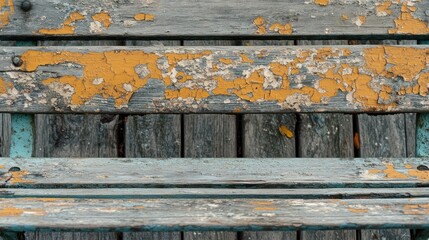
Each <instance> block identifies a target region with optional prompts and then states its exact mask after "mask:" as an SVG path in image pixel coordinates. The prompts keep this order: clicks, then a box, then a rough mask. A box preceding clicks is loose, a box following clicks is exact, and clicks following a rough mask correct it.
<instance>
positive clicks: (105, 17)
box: [92, 12, 112, 29]
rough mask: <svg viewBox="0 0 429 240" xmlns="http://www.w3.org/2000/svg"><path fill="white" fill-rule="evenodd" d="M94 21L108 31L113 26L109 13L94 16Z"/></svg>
mask: <svg viewBox="0 0 429 240" xmlns="http://www.w3.org/2000/svg"><path fill="white" fill-rule="evenodd" d="M92 20H94V21H97V22H100V23H101V24H102V25H103V27H104V28H106V29H108V28H109V27H110V25H112V18H111V17H110V14H109V13H108V12H101V13H97V14H94V15H92Z"/></svg>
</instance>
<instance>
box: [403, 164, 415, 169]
mask: <svg viewBox="0 0 429 240" xmlns="http://www.w3.org/2000/svg"><path fill="white" fill-rule="evenodd" d="M405 168H406V169H412V168H414V167H413V165H411V164H405Z"/></svg>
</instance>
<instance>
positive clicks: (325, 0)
mask: <svg viewBox="0 0 429 240" xmlns="http://www.w3.org/2000/svg"><path fill="white" fill-rule="evenodd" d="M314 3H315V4H317V5H320V6H328V5H329V0H314Z"/></svg>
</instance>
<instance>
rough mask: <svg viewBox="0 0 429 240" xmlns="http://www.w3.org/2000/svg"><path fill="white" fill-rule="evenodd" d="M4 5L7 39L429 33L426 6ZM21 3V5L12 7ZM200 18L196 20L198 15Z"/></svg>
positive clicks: (213, 1) (290, 1) (382, 0)
mask: <svg viewBox="0 0 429 240" xmlns="http://www.w3.org/2000/svg"><path fill="white" fill-rule="evenodd" d="M32 3H33V8H32V9H31V10H30V11H28V12H24V11H23V10H22V9H21V8H20V7H19V6H20V4H21V1H18V0H10V1H3V2H2V4H1V5H0V7H2V21H1V22H0V27H1V28H2V31H1V32H0V33H1V36H34V35H37V36H76V35H79V36H82V35H91V36H115V37H124V36H126V37H128V38H129V37H132V36H140V37H162V38H165V37H170V36H186V37H198V36H227V37H228V36H229V37H232V36H233V37H239V36H241V37H246V36H278V37H288V36H289V37H290V36H318V37H319V38H320V37H323V36H338V35H340V36H342V35H351V36H355V37H359V38H362V37H364V36H369V35H376V36H379V35H391V37H394V36H395V35H407V36H408V35H416V36H425V35H427V33H428V32H429V30H428V27H427V22H428V18H427V14H426V12H425V10H426V9H428V7H429V3H427V2H426V1H413V0H405V1H390V0H389V1H386V0H368V1H359V0H350V1H326V0H310V1H307V2H305V4H303V2H302V1H296V0H287V1H275V0H268V1H264V2H260V1H258V0H246V1H244V0H239V1H225V0H210V1H209V0H201V1H198V3H197V4H196V3H195V1H192V0H185V1H170V0H160V1H148V0H147V1H146V0H145V1H115V2H111V1H97V0H89V1H84V2H79V1H78V2H76V1H72V0H67V1H56V0H43V1H32ZM12 4H14V6H13V5H12ZM191 16H192V17H191Z"/></svg>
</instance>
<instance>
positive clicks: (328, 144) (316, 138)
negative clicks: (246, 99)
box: [297, 40, 356, 240]
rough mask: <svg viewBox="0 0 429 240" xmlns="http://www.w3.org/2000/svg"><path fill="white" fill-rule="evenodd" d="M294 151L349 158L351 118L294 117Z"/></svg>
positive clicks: (316, 236)
mask: <svg viewBox="0 0 429 240" xmlns="http://www.w3.org/2000/svg"><path fill="white" fill-rule="evenodd" d="M297 43H298V45H345V44H347V41H344V40H330V41H320V40H319V41H306V40H299V41H298V42H297ZM298 122H299V126H298V127H297V128H298V131H297V132H298V135H299V136H297V140H298V142H299V143H298V149H297V153H298V156H300V157H353V143H352V139H353V121H352V116H351V115H343V114H311V115H303V114H300V115H298ZM300 237H301V239H302V240H335V239H337V240H354V239H355V238H356V233H355V231H352V230H348V231H303V232H301V236H300Z"/></svg>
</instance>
